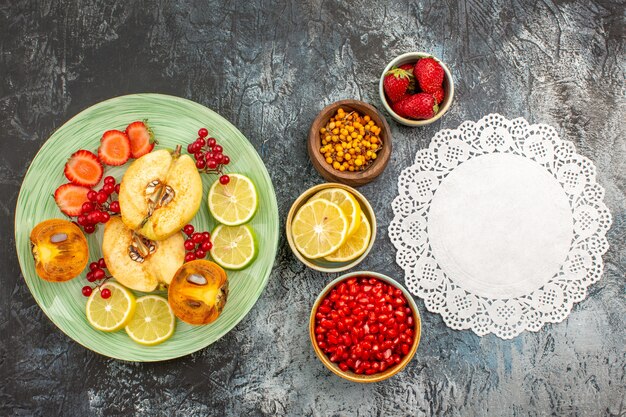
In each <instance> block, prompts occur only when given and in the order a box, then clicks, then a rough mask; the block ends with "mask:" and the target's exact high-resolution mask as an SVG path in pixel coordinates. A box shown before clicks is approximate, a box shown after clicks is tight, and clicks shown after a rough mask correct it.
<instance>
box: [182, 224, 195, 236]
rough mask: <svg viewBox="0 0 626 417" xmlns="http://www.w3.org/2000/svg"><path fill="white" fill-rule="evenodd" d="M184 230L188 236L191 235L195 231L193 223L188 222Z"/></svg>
mask: <svg viewBox="0 0 626 417" xmlns="http://www.w3.org/2000/svg"><path fill="white" fill-rule="evenodd" d="M183 232H185V234H186V235H187V236H191V235H192V234H193V232H194V228H193V225H192V224H188V225H186V226H185V227H183Z"/></svg>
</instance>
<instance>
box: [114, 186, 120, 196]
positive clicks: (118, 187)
mask: <svg viewBox="0 0 626 417" xmlns="http://www.w3.org/2000/svg"><path fill="white" fill-rule="evenodd" d="M119 193H120V184H115V194H119Z"/></svg>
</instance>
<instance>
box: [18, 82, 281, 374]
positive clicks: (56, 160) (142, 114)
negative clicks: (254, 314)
mask: <svg viewBox="0 0 626 417" xmlns="http://www.w3.org/2000/svg"><path fill="white" fill-rule="evenodd" d="M143 119H148V121H149V123H150V126H151V127H152V129H153V130H154V132H155V136H156V137H157V140H158V141H159V144H158V145H157V147H156V149H159V148H172V149H173V148H174V147H175V146H176V145H178V144H181V145H183V149H185V148H186V145H187V144H188V143H190V142H192V141H193V140H195V138H196V137H197V131H198V129H199V128H201V127H206V128H207V129H208V130H209V134H210V135H211V136H213V137H215V138H216V139H217V141H218V143H219V144H220V145H222V146H223V147H224V153H225V154H227V155H229V156H231V163H230V164H229V165H228V167H227V169H226V171H228V172H238V173H242V174H245V175H247V176H248V177H250V178H251V179H252V181H253V182H254V184H255V185H256V188H257V192H258V194H259V209H258V211H257V213H256V215H255V216H254V218H253V219H252V220H251V222H250V223H249V224H250V225H251V226H252V228H253V229H254V230H255V232H256V234H257V239H258V240H257V243H258V249H259V254H258V257H257V259H256V260H255V261H254V262H253V263H252V265H250V266H249V267H248V268H246V269H244V270H242V271H227V273H228V279H229V285H230V291H229V297H228V302H227V303H226V306H225V308H224V311H223V312H222V314H221V315H220V317H219V318H218V319H217V320H216V321H215V322H213V323H211V324H208V325H205V326H192V325H188V324H186V323H183V322H182V321H180V320H177V328H176V331H175V333H174V335H173V336H172V338H171V339H169V340H167V341H166V342H164V343H163V344H160V345H157V346H151V347H147V346H141V345H139V344H136V343H135V342H133V341H132V340H131V339H130V338H129V337H128V336H127V335H126V333H125V332H124V331H123V330H122V331H119V332H115V333H104V332H100V331H98V330H95V329H94V328H92V327H91V326H90V325H89V323H88V322H87V319H86V317H85V303H86V300H87V299H86V297H84V296H83V295H82V294H81V288H82V287H83V286H84V285H86V283H87V280H86V278H85V274H86V272H87V271H86V270H85V271H83V273H81V275H79V276H78V277H77V278H75V279H73V280H70V281H67V282H63V283H51V282H46V281H44V280H42V279H40V278H39V277H38V276H37V274H36V273H35V265H34V262H33V258H32V255H31V251H30V241H29V236H30V231H31V230H32V228H33V227H35V225H36V224H37V223H39V222H41V221H43V220H46V219H50V218H64V214H63V213H61V211H60V210H59V209H58V207H57V206H56V204H55V202H54V198H53V197H52V195H53V194H54V190H55V189H56V188H57V187H58V186H60V185H61V184H64V183H66V182H67V180H66V179H65V176H64V175H63V167H64V165H65V162H66V160H67V158H69V156H70V155H71V154H72V153H73V152H75V151H77V150H79V149H88V150H91V151H96V150H97V149H98V146H99V143H100V138H101V136H102V133H104V132H105V131H106V130H109V129H120V130H123V129H124V128H125V127H126V126H127V125H128V124H129V123H131V122H133V121H135V120H143ZM129 163H130V162H129ZM127 166H128V165H124V166H121V167H105V174H104V175H105V176H106V175H112V176H114V177H115V178H116V180H117V181H120V180H121V178H122V175H123V173H124V172H125V170H126V167H127ZM216 179H217V176H216V175H206V174H203V175H202V183H203V198H202V204H201V206H200V210H199V211H198V213H197V214H196V216H195V217H194V219H193V220H192V222H191V223H192V224H193V225H194V226H195V227H196V229H197V230H208V231H211V230H212V229H213V228H214V227H215V226H216V225H217V223H216V222H215V220H214V219H212V218H211V216H210V214H209V212H208V209H207V202H206V198H207V193H208V190H209V187H210V186H211V184H212V183H213V181H215V180H216ZM100 187H101V184H100V185H98V186H96V187H94V188H100ZM278 228H279V222H278V206H277V203H276V194H275V193H274V187H273V185H272V181H271V179H270V176H269V174H268V172H267V170H266V168H265V165H264V164H263V161H262V160H261V158H260V157H259V155H258V154H257V152H256V151H255V149H254V147H253V146H252V145H251V144H250V142H249V141H248V140H247V139H246V137H245V136H244V135H243V134H242V133H241V132H240V131H239V130H238V129H237V128H236V127H235V126H233V125H232V124H231V123H230V122H228V121H227V120H226V119H224V118H223V117H222V116H220V115H219V114H217V113H215V112H214V111H212V110H210V109H208V108H206V107H204V106H202V105H201V104H198V103H195V102H193V101H190V100H186V99H183V98H179V97H174V96H168V95H162V94H132V95H127V96H121V97H116V98H112V99H110V100H106V101H103V102H101V103H98V104H96V105H94V106H92V107H89V108H88V109H86V110H84V111H82V112H80V113H79V114H78V115H76V116H74V117H73V118H72V119H70V120H69V121H68V122H66V123H65V124H64V125H63V126H61V127H60V128H59V129H57V131H56V132H54V133H53V134H52V136H50V138H49V139H48V140H47V141H46V142H45V143H44V145H43V146H42V147H41V149H40V150H39V152H38V153H37V155H36V156H35V158H34V159H33V161H32V163H31V165H30V167H29V169H28V172H27V173H26V176H25V178H24V181H23V183H22V187H21V189H20V194H19V196H18V199H17V207H16V211H15V244H16V249H17V254H18V258H19V262H20V267H21V269H22V274H23V275H24V280H25V281H26V284H27V285H28V288H29V289H30V291H31V293H32V294H33V297H34V298H35V301H36V302H37V304H39V306H40V307H41V309H42V310H43V311H44V313H46V315H47V316H48V317H49V318H50V320H52V322H53V323H54V324H55V325H56V326H57V327H58V328H59V329H61V330H62V331H63V332H64V333H65V334H67V335H68V336H69V337H71V338H72V339H73V340H74V341H76V342H78V343H80V344H81V345H83V346H84V347H86V348H88V349H90V350H92V351H94V352H97V353H100V354H102V355H105V356H109V357H112V358H116V359H122V360H127V361H136V362H152V361H161V360H168V359H173V358H177V357H180V356H184V355H188V354H190V353H192V352H195V351H197V350H199V349H202V348H204V347H206V346H209V345H210V344H211V343H213V342H215V341H216V340H218V339H219V338H221V337H222V336H224V335H225V334H226V333H228V332H229V331H230V330H231V329H232V328H233V327H235V326H236V325H237V323H239V321H241V319H243V318H244V317H245V315H246V314H247V313H248V312H249V311H250V309H251V308H252V307H253V306H254V304H255V302H256V300H257V299H258V298H259V296H260V295H261V293H262V292H263V289H264V288H265V285H266V284H267V280H268V279H269V275H270V272H271V270H272V266H273V264H274V259H275V257H276V251H277V246H278V230H279V229H278ZM102 230H103V227H101V226H100V227H99V228H98V231H96V233H94V234H93V235H87V240H88V242H89V250H90V261H93V260H96V259H98V258H100V257H101V256H102V254H101V247H100V243H101V241H102ZM135 294H136V295H141V293H139V292H135Z"/></svg>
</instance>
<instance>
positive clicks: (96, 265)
mask: <svg viewBox="0 0 626 417" xmlns="http://www.w3.org/2000/svg"><path fill="white" fill-rule="evenodd" d="M98 268H99V266H98V262H92V263H90V264H89V270H90V271H95V270H96V269H98Z"/></svg>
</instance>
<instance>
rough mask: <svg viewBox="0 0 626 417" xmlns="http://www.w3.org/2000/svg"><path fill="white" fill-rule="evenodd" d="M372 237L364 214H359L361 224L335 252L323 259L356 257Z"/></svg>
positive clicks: (344, 259)
mask: <svg viewBox="0 0 626 417" xmlns="http://www.w3.org/2000/svg"><path fill="white" fill-rule="evenodd" d="M371 238H372V228H371V226H370V222H369V221H368V220H367V217H365V215H363V214H361V224H360V225H359V228H358V229H356V232H354V234H353V235H352V236H350V237H349V238H348V240H346V243H344V244H343V245H341V247H340V248H339V249H337V251H336V252H333V253H331V254H330V255H328V256H326V257H325V258H324V259H326V260H327V261H331V262H347V261H351V260H353V259H356V258H358V257H359V256H361V255H362V254H363V252H365V250H366V249H367V246H368V245H369V243H370V239H371Z"/></svg>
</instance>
